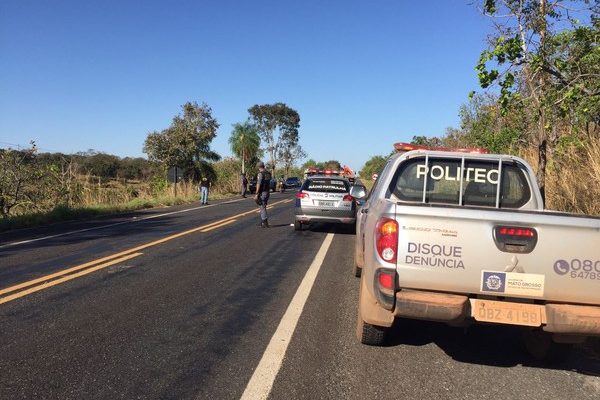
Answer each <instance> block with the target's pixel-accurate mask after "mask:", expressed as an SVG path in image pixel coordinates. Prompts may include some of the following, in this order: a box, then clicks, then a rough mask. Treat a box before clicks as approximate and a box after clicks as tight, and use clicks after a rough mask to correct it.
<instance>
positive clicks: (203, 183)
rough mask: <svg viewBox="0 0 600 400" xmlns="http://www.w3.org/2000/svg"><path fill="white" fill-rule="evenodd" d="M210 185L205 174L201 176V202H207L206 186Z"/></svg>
mask: <svg viewBox="0 0 600 400" xmlns="http://www.w3.org/2000/svg"><path fill="white" fill-rule="evenodd" d="M209 187H210V181H209V180H208V178H207V177H206V176H203V177H202V179H201V180H200V194H201V197H200V202H201V203H202V204H208V188H209Z"/></svg>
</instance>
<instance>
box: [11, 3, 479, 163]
mask: <svg viewBox="0 0 600 400" xmlns="http://www.w3.org/2000/svg"><path fill="white" fill-rule="evenodd" d="M471 3H473V2H472V1H471V0H453V1H436V0H430V1H398V0H388V1H364V0H361V1H354V0H337V1H325V0H302V1H299V0H296V1H292V0H270V1H260V0H257V1H242V0H239V1H231V0H211V1H208V0H195V1H193V0H188V1H180V0H172V1H166V0H165V1H149V0H147V1H146V0H139V1H128V0H110V1H107V0H103V1H81V0H77V1H60V0H54V1H39V0H5V1H2V3H1V4H0V147H6V146H7V145H6V143H11V144H21V145H22V144H27V143H28V142H29V140H31V139H34V140H36V142H37V144H38V146H39V147H40V148H41V149H42V150H45V151H61V152H66V153H72V152H77V151H85V150H87V149H95V150H98V151H103V152H106V153H111V154H116V155H119V156H122V157H124V156H142V155H143V153H142V146H143V143H144V139H145V138H146V135H147V134H148V132H150V131H153V130H161V129H164V128H166V127H167V126H168V125H169V124H170V122H171V118H172V117H173V116H174V115H175V114H177V113H179V111H180V106H181V105H182V104H183V103H185V102H186V101H197V102H199V103H201V102H206V103H207V104H208V105H210V106H211V107H212V109H213V112H214V116H215V117H216V118H217V120H218V121H219V123H220V124H221V128H220V129H219V133H218V136H217V138H216V139H215V141H214V142H213V148H214V150H216V151H217V152H218V153H220V154H221V155H222V156H228V155H230V150H229V146H228V143H227V139H228V138H229V135H230V133H231V125H232V124H233V123H235V122H241V121H244V120H245V119H246V118H247V117H248V113H247V109H248V108H249V107H250V106H252V105H254V104H265V103H275V102H285V103H287V104H288V105H289V106H291V107H292V108H294V109H296V110H297V111H298V112H299V113H300V117H301V127H300V142H301V144H302V146H303V147H304V149H305V150H306V151H307V153H308V155H309V157H311V158H314V159H316V160H318V161H325V160H329V159H337V160H340V161H341V162H342V163H347V164H348V165H350V166H351V167H352V168H355V169H359V168H361V167H362V166H363V164H364V163H365V161H366V160H368V159H369V158H370V157H371V156H373V155H384V154H388V153H389V152H390V151H391V149H392V143H394V142H396V141H409V140H410V139H411V138H412V136H414V135H426V136H433V135H441V134H443V132H444V130H445V128H446V127H448V126H457V125H458V122H459V119H458V109H459V106H460V105H461V104H462V103H464V102H465V101H466V100H467V94H468V92H469V91H470V90H473V89H477V82H476V74H475V71H474V66H475V64H476V61H477V58H478V56H479V53H480V51H481V50H482V49H483V47H484V46H485V39H486V34H487V32H488V31H489V29H490V28H489V20H487V19H486V18H485V17H483V16H481V15H480V14H479V12H478V11H477V9H476V8H475V6H474V5H473V4H471ZM476 3H478V2H476Z"/></svg>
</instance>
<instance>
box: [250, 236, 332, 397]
mask: <svg viewBox="0 0 600 400" xmlns="http://www.w3.org/2000/svg"><path fill="white" fill-rule="evenodd" d="M332 240H333V233H328V234H327V236H326V237H325V240H324V241H323V244H322V245H321V248H320V249H319V251H318V252H317V255H316V256H315V258H314V260H313V262H312V264H311V265H310V267H309V268H308V271H306V275H304V278H303V279H302V282H301V283H300V286H299V287H298V290H297V291H296V294H294V298H293V299H292V301H291V302H290V305H289V306H288V308H287V310H286V311H285V314H284V315H283V318H282V319H281V321H280V322H279V326H278V327H277V330H276V331H275V334H274V335H273V337H272V338H271V341H270V342H269V345H268V346H267V349H266V350H265V352H264V354H263V356H262V358H261V359H260V362H259V363H258V366H257V367H256V370H255V371H254V374H252V378H250V382H248V385H247V386H246V390H244V393H243V394H242V397H241V399H242V400H257V399H266V398H267V397H268V396H269V393H270V392H271V388H272V387H273V382H275V377H276V376H277V373H278V372H279V369H280V368H281V363H282V362H283V357H284V356H285V352H286V350H287V347H288V344H289V343H290V339H291V338H292V335H293V333H294V330H295V329H296V324H297V323H298V319H300V315H302V310H303V309H304V305H305V304H306V300H307V299H308V295H309V294H310V291H311V289H312V287H313V284H314V283H315V279H316V278H317V274H318V273H319V270H320V269H321V265H323V261H324V260H325V255H326V254H327V250H328V249H329V246H330V245H331V241H332Z"/></svg>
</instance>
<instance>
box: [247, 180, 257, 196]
mask: <svg viewBox="0 0 600 400" xmlns="http://www.w3.org/2000/svg"><path fill="white" fill-rule="evenodd" d="M248 192H249V193H256V178H252V179H250V180H249V181H248Z"/></svg>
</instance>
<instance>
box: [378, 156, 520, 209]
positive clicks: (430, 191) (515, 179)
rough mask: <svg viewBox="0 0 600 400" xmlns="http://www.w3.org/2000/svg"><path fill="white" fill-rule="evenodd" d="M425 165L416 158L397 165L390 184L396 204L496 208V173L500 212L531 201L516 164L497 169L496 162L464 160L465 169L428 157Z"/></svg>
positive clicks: (452, 161)
mask: <svg viewBox="0 0 600 400" xmlns="http://www.w3.org/2000/svg"><path fill="white" fill-rule="evenodd" d="M425 161H426V160H425V157H418V158H414V159H411V160H408V161H405V162H403V163H402V164H400V168H398V170H397V171H396V173H395V175H394V178H393V180H392V182H391V184H390V191H391V192H392V193H393V194H394V196H396V197H397V198H398V199H399V200H401V201H410V202H419V203H421V202H423V201H424V202H425V203H443V204H456V205H458V204H460V201H461V200H462V205H465V206H481V207H496V198H497V189H498V177H499V175H500V174H499V169H501V170H502V174H501V175H502V176H501V177H500V186H501V189H500V198H499V206H500V208H519V207H522V206H523V205H525V204H526V203H527V202H528V201H529V199H530V198H531V191H530V189H529V184H528V182H527V178H526V176H525V173H524V172H523V170H524V167H523V166H522V165H520V164H519V163H517V162H515V161H512V160H503V161H502V164H501V166H500V164H499V161H498V160H472V159H467V158H465V161H464V168H463V166H462V159H461V158H434V157H429V158H428V160H427V163H428V165H426V162H425ZM461 170H462V173H461ZM425 178H426V179H427V183H426V184H425ZM461 178H462V179H461ZM461 181H462V182H461ZM461 188H462V196H461ZM424 189H425V197H423V190H424Z"/></svg>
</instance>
